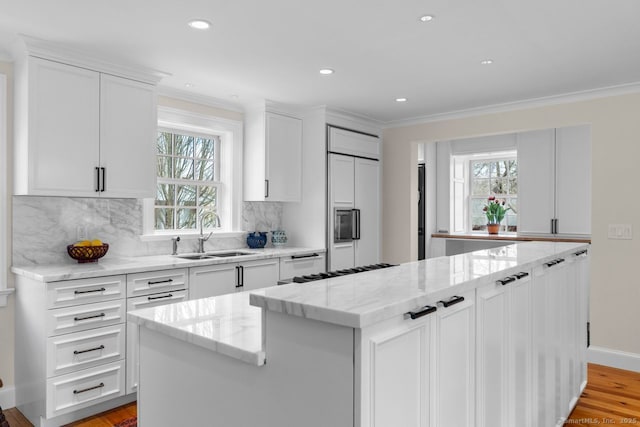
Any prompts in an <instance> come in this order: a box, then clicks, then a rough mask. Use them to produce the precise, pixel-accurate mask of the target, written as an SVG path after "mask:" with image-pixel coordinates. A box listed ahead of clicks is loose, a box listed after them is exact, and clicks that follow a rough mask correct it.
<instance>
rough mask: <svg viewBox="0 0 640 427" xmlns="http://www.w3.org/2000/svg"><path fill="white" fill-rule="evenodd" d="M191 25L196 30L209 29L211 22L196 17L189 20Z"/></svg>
mask: <svg viewBox="0 0 640 427" xmlns="http://www.w3.org/2000/svg"><path fill="white" fill-rule="evenodd" d="M189 26H190V27H191V28H195V29H196V30H208V29H209V28H210V27H211V22H209V21H205V20H204V19H194V20H193V21H189Z"/></svg>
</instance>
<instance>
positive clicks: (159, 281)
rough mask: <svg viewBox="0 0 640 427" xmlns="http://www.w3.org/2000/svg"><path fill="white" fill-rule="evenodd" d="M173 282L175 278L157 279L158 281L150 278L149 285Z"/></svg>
mask: <svg viewBox="0 0 640 427" xmlns="http://www.w3.org/2000/svg"><path fill="white" fill-rule="evenodd" d="M171 282H173V279H165V280H156V281H151V280H149V281H148V282H147V284H148V285H159V284H161V283H171Z"/></svg>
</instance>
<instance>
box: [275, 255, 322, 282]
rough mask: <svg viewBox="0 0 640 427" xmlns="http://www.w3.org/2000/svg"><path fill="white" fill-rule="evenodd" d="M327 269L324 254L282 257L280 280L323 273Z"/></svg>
mask: <svg viewBox="0 0 640 427" xmlns="http://www.w3.org/2000/svg"><path fill="white" fill-rule="evenodd" d="M326 269H327V265H326V262H325V258H324V254H319V253H314V254H308V255H299V256H289V257H283V258H280V280H286V279H291V278H292V277H295V276H304V275H306V274H315V273H321V272H324V271H326Z"/></svg>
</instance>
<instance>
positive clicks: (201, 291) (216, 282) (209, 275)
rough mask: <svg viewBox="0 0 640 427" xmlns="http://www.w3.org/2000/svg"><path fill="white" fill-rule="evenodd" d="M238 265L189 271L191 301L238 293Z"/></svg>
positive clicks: (211, 266) (199, 268) (214, 266)
mask: <svg viewBox="0 0 640 427" xmlns="http://www.w3.org/2000/svg"><path fill="white" fill-rule="evenodd" d="M237 265H238V264H235V263H233V264H218V265H207V266H202V267H192V268H190V269H189V299H198V298H206V297H215V296H217V295H224V294H230V293H232V292H235V291H236V282H237V268H236V267H237Z"/></svg>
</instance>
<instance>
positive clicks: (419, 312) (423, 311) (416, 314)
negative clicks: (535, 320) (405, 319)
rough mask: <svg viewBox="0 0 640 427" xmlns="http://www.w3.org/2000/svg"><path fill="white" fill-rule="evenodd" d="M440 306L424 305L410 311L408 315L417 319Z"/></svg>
mask: <svg viewBox="0 0 640 427" xmlns="http://www.w3.org/2000/svg"><path fill="white" fill-rule="evenodd" d="M437 309H438V308H437V307H434V306H432V305H425V306H424V307H422V308H421V309H419V310H415V311H410V312H408V313H407V315H408V316H409V317H410V318H411V319H413V320H415V319H419V318H420V317H422V316H426V315H427V314H431V313H433V312H435V311H436V310H437Z"/></svg>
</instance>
